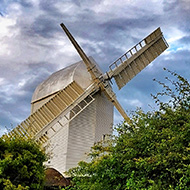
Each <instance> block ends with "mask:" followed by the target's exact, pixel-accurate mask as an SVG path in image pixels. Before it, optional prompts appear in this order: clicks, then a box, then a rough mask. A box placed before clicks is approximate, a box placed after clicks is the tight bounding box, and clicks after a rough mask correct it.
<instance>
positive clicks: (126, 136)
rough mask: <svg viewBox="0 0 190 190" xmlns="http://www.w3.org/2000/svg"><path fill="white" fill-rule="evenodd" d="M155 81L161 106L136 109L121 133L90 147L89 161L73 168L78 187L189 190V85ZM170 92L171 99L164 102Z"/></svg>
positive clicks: (90, 189) (120, 127) (176, 78)
mask: <svg viewBox="0 0 190 190" xmlns="http://www.w3.org/2000/svg"><path fill="white" fill-rule="evenodd" d="M168 72H169V73H170V74H171V77H173V78H174V80H171V79H169V78H166V83H167V84H165V83H162V82H159V81H157V82H158V83H159V84H160V85H162V86H163V91H162V92H161V93H158V94H157V95H155V96H153V98H154V99H155V102H156V103H157V104H158V106H159V109H158V110H157V111H151V112H147V113H145V112H143V111H142V110H141V109H138V110H137V111H136V112H135V113H134V114H133V116H132V119H131V123H130V125H129V124H127V123H125V122H124V123H123V124H120V125H118V126H117V129H116V130H117V132H118V135H117V136H115V137H112V138H111V139H110V140H108V141H106V142H100V143H98V144H96V145H95V146H94V147H92V149H91V152H90V153H89V156H90V157H91V161H90V162H84V161H83V162H80V163H79V165H78V167H76V168H73V169H71V170H70V171H69V174H70V175H71V176H72V178H73V185H74V186H73V187H72V188H71V189H75V190H97V189H98V190H105V189H109V190H112V189H113V190H127V189H130V190H138V189H139V190H162V189H165V190H180V189H183V190H187V189H189V187H190V85H189V83H188V81H187V80H185V79H184V78H183V77H181V76H179V75H177V74H176V73H173V72H171V71H168ZM163 96H168V97H169V101H168V102H163V101H161V99H162V97H163Z"/></svg>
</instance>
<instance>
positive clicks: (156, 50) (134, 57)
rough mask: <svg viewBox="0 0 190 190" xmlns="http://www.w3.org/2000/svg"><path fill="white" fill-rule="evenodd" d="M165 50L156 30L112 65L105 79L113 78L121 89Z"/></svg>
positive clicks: (160, 35) (160, 33) (161, 37)
mask: <svg viewBox="0 0 190 190" xmlns="http://www.w3.org/2000/svg"><path fill="white" fill-rule="evenodd" d="M167 48H168V44H167V42H166V40H165V39H164V37H163V35H162V32H161V29H160V28H157V29H156V30H155V31H154V32H152V33H151V34H150V35H148V36H147V37H146V38H144V39H143V40H142V41H140V42H139V43H138V44H136V45H135V46H134V47H133V48H131V49H130V50H129V51H127V52H126V53H125V54H124V55H122V56H121V57H120V58H119V59H117V60H116V61H115V62H114V63H112V64H111V65H110V66H109V68H110V71H109V72H108V73H107V74H106V75H105V78H106V77H108V78H112V77H113V78H114V79H115V81H116V84H117V86H118V88H119V89H121V88H122V87H123V86H125V84H126V83H127V82H129V81H130V80H131V79H132V78H133V77H134V76H136V75H137V74H138V73H139V72H140V71H142V70H143V69H144V68H145V67H146V66H147V65H149V64H150V63H151V62H152V61H153V60H154V59H155V58H156V57H158V56H159V55H160V54H161V53H162V52H164V51H165V50H166V49H167Z"/></svg>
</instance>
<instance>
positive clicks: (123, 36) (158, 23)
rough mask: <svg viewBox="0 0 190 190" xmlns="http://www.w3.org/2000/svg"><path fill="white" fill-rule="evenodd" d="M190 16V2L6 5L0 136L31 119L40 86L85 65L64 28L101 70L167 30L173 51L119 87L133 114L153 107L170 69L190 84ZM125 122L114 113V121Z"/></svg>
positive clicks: (82, 0)
mask: <svg viewBox="0 0 190 190" xmlns="http://www.w3.org/2000/svg"><path fill="white" fill-rule="evenodd" d="M189 13H190V0H117V1H111V0H94V1H92V0H0V134H3V133H4V132H5V131H6V128H8V129H10V128H12V127H15V126H16V125H17V124H19V123H20V122H22V121H23V120H24V119H26V118H27V117H28V116H29V115H30V109H31V108H30V101H31V98H32V94H33V92H34V90H35V88H36V87H37V85H38V84H39V83H41V82H42V81H43V80H45V79H46V78H47V77H48V76H49V75H51V74H52V73H53V72H55V71H58V70H60V69H62V68H64V67H66V66H69V65H71V64H72V63H75V62H78V61H80V60H81V59H80V57H79V56H78V54H77V52H76V50H75V49H74V48H73V46H72V45H71V43H70V42H69V40H68V39H67V37H66V35H65V34H64V32H63V31H62V29H61V27H60V23H62V22H63V23H64V24H65V25H66V26H67V27H68V29H69V30H70V32H71V33H72V34H73V36H74V37H75V38H76V40H77V41H78V43H79V44H80V45H81V47H82V48H83V49H84V51H85V52H86V54H87V55H88V56H92V57H93V58H94V59H95V60H96V62H97V63H98V64H99V66H100V67H101V69H102V71H103V72H106V71H108V66H109V65H110V64H111V63H113V62H114V61H115V60H116V59H117V58H118V57H120V56H121V55H122V54H124V53H125V52H126V51H127V50H129V49H130V48H131V47H133V46H134V45H135V44H137V43H138V42H139V41H141V40H142V39H143V38H145V37H146V36H147V35H148V34H150V33H151V32H152V31H154V30H155V29H156V28H158V27H161V30H162V32H163V34H164V37H165V38H166V40H167V42H168V44H169V48H168V49H167V50H166V51H165V52H164V53H163V54H161V55H160V56H159V57H158V58H157V59H156V60H154V61H153V62H152V63H151V64H150V65H149V66H147V67H146V68H145V69H144V70H143V71H141V73H139V74H138V75H137V76H136V77H135V78H133V79H132V80H131V81H130V82H129V83H128V84H126V86H125V87H124V88H122V89H121V90H120V91H119V90H118V89H117V86H116V85H115V84H113V89H114V91H115V93H116V95H117V98H118V100H119V102H120V104H121V105H122V106H123V108H124V110H126V111H127V112H130V111H132V110H135V109H136V108H137V107H141V108H142V109H143V110H145V111H148V110H149V109H151V108H154V106H155V104H154V101H153V99H152V97H151V95H150V94H151V93H152V94H156V93H157V92H158V91H159V90H160V87H159V85H158V84H157V83H155V82H154V81H153V79H154V78H156V79H158V80H164V77H165V76H166V75H167V73H166V72H165V71H164V70H163V68H164V67H165V68H167V69H169V70H171V71H175V72H177V73H178V74H180V75H182V76H183V77H185V78H186V79H188V80H189V78H190V76H189V73H190V72H189V69H190V23H189V20H190V14H189ZM122 120H123V119H122V117H121V116H120V115H119V113H118V112H117V111H115V116H114V123H115V124H117V123H119V122H121V121H122Z"/></svg>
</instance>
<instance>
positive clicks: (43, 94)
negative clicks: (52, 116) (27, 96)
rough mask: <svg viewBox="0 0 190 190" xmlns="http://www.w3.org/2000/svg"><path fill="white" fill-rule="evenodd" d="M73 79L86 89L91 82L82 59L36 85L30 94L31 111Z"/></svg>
mask: <svg viewBox="0 0 190 190" xmlns="http://www.w3.org/2000/svg"><path fill="white" fill-rule="evenodd" d="M89 59H90V60H91V61H92V62H93V63H95V64H96V65H97V63H96V62H95V61H94V59H93V58H92V57H89ZM97 67H98V65H97ZM73 81H75V82H77V83H78V84H79V85H80V86H81V87H82V88H83V89H86V88H87V87H88V86H89V85H90V84H91V83H92V78H91V75H90V74H89V72H88V70H87V69H86V66H85V64H84V63H83V61H79V62H77V63H74V64H72V65H70V66H68V67H66V68H64V69H61V70H59V71H57V72H55V73H53V74H52V75H50V76H49V77H48V78H47V79H46V80H44V81H43V82H42V83H40V84H39V85H38V86H37V87H36V89H35V91H34V93H33V96H32V100H31V104H32V109H31V111H32V112H34V111H35V110H37V109H38V108H40V107H41V106H42V105H43V104H45V103H46V102H47V101H48V100H49V99H50V98H52V96H53V95H55V94H56V93H57V92H58V91H60V90H62V89H64V88H65V87H66V86H68V85H69V84H70V83H72V82H73Z"/></svg>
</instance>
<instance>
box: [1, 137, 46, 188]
mask: <svg viewBox="0 0 190 190" xmlns="http://www.w3.org/2000/svg"><path fill="white" fill-rule="evenodd" d="M45 160H46V156H45V153H44V152H43V151H42V150H41V149H40V146H39V145H37V144H36V143H35V142H34V141H32V140H25V139H23V138H12V139H10V138H6V139H0V189H4V190H28V189H30V190H40V189H43V180H44V166H43V162H44V161H45Z"/></svg>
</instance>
